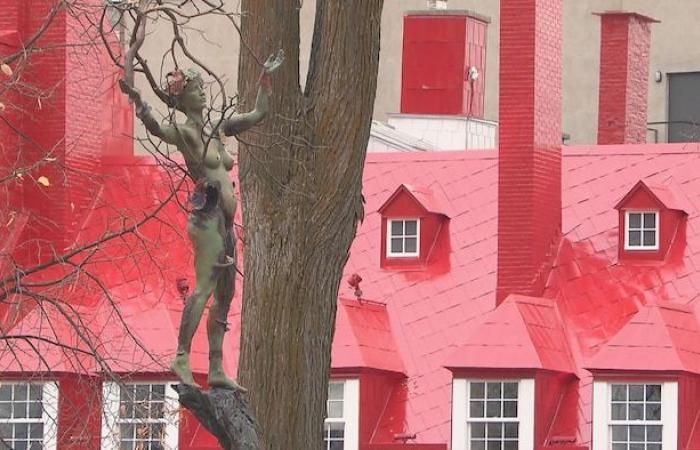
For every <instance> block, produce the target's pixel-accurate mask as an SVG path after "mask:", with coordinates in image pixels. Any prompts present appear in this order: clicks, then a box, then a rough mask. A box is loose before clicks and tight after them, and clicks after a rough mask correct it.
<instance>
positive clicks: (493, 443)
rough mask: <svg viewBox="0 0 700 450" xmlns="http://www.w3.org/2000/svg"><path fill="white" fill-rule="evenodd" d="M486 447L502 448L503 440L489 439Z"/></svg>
mask: <svg viewBox="0 0 700 450" xmlns="http://www.w3.org/2000/svg"><path fill="white" fill-rule="evenodd" d="M486 448H487V449H488V450H501V441H489V442H488V445H487V446H486Z"/></svg>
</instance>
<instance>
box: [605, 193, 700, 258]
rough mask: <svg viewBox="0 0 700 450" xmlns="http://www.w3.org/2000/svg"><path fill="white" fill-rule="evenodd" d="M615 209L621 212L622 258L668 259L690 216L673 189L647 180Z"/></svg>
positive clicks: (620, 238)
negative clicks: (686, 219)
mask: <svg viewBox="0 0 700 450" xmlns="http://www.w3.org/2000/svg"><path fill="white" fill-rule="evenodd" d="M615 209H617V210H618V211H619V213H620V226H619V230H620V231H619V255H620V258H621V259H622V258H625V259H642V260H660V259H664V258H665V257H666V255H667V254H668V252H669V250H670V249H671V247H672V246H673V244H674V242H676V240H677V237H678V236H679V235H680V233H679V232H680V231H682V226H684V225H685V218H686V217H687V215H688V214H687V212H686V210H687V208H686V207H685V206H684V205H683V204H682V203H681V201H680V197H679V196H678V195H677V194H675V193H674V190H673V189H672V188H671V187H669V186H665V185H656V184H650V183H647V182H645V181H639V182H638V183H637V184H635V185H634V187H633V188H632V189H631V190H630V191H629V192H628V193H627V195H625V196H624V197H623V199H622V200H620V202H619V203H618V204H617V205H615Z"/></svg>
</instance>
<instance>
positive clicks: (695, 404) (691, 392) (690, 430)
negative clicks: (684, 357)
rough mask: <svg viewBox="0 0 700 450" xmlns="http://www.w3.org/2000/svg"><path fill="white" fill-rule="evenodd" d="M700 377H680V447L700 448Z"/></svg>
mask: <svg viewBox="0 0 700 450" xmlns="http://www.w3.org/2000/svg"><path fill="white" fill-rule="evenodd" d="M699 420H700V377H698V376H693V375H683V376H681V377H679V379H678V448H679V449H697V448H700V424H699V423H698V421H699Z"/></svg>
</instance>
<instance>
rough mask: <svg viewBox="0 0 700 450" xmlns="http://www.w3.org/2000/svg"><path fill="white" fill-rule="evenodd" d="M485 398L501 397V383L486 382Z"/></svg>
mask: <svg viewBox="0 0 700 450" xmlns="http://www.w3.org/2000/svg"><path fill="white" fill-rule="evenodd" d="M486 397H487V398H499V399H500V398H501V383H486Z"/></svg>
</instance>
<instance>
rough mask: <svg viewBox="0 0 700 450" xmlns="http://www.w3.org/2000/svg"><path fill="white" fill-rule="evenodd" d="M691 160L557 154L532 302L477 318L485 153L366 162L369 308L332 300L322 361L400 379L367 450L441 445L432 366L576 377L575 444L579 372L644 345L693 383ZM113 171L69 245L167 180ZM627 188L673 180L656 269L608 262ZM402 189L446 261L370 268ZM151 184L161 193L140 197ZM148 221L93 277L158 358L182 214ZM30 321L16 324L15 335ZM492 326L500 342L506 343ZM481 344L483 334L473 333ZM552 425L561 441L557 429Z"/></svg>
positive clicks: (486, 247)
mask: <svg viewBox="0 0 700 450" xmlns="http://www.w3.org/2000/svg"><path fill="white" fill-rule="evenodd" d="M698 160H700V146H698V145H697V144H682V145H676V144H661V145H627V146H614V145H613V146H604V147H603V146H601V147H598V146H583V147H565V148H564V151H563V169H562V172H563V238H562V241H561V243H560V247H559V251H558V254H557V258H556V260H555V262H554V266H553V268H552V272H551V274H550V276H549V280H548V283H547V288H546V291H545V293H544V295H543V298H540V299H532V298H524V297H515V298H511V299H510V300H508V301H506V302H504V303H503V305H502V306H501V307H500V308H499V309H498V310H497V311H494V312H492V310H493V309H494V308H495V304H496V301H495V287H496V248H497V245H496V244H497V242H496V231H497V217H496V214H497V182H498V172H497V152H495V151H474V152H427V153H426V152H421V153H392V154H369V155H368V157H367V164H366V168H365V173H364V196H365V198H366V201H367V205H366V212H367V214H366V218H365V221H364V222H363V223H362V225H361V227H360V228H359V231H358V235H357V238H356V240H355V242H354V244H353V246H352V249H351V256H350V259H349V261H348V264H347V267H346V271H345V272H346V273H345V275H344V277H343V279H345V278H347V276H348V275H349V274H352V273H358V274H359V275H360V276H361V277H362V278H363V282H362V290H363V292H364V296H365V297H366V298H370V299H372V300H373V301H375V302H378V303H382V304H383V305H377V304H375V303H371V302H365V303H363V304H359V303H357V302H356V300H346V299H341V300H340V302H339V312H338V315H337V327H336V328H337V330H338V331H337V334H336V340H335V341H334V347H333V361H332V367H333V369H334V370H336V371H337V370H341V369H343V370H344V369H348V368H351V367H356V366H358V365H361V364H364V365H366V366H367V368H370V369H379V370H385V371H394V372H401V373H403V374H405V376H406V378H405V380H404V381H403V382H401V383H400V385H397V386H396V388H395V389H394V391H393V392H392V394H391V396H390V398H389V401H388V403H387V405H386V408H385V409H384V413H383V415H382V417H381V418H380V419H379V422H378V424H377V427H376V432H375V433H374V438H373V441H372V442H374V443H380V442H391V441H392V440H393V436H394V435H395V434H396V433H412V434H413V433H415V434H416V436H417V437H416V440H415V442H417V443H434V442H448V441H449V438H450V403H451V380H452V375H451V373H450V371H449V370H447V369H446V368H445V365H446V364H450V365H454V364H466V365H471V366H474V367H477V364H481V365H482V366H484V365H491V366H494V365H496V364H500V367H508V366H509V365H510V367H517V366H523V367H525V366H528V367H542V368H550V369H555V370H560V371H572V372H574V374H575V375H576V377H577V380H578V381H577V384H576V387H575V388H574V387H572V388H570V391H571V394H570V395H567V397H566V399H565V402H571V403H572V404H573V405H574V406H575V405H578V407H577V408H574V409H575V410H576V411H577V413H576V414H575V417H573V418H570V419H569V420H571V421H572V422H573V423H574V424H575V430H574V431H572V433H573V434H575V438H574V439H575V444H576V445H585V444H587V443H588V442H589V441H590V435H591V429H590V420H591V417H590V414H591V413H590V402H591V396H592V392H591V390H592V388H591V380H592V378H591V373H590V372H589V371H588V370H586V369H585V368H586V367H589V366H590V365H591V364H593V365H596V366H598V367H600V366H604V365H606V364H609V363H610V362H611V361H613V360H614V362H615V364H616V366H615V367H614V368H615V369H619V370H637V369H639V362H638V361H637V359H639V358H635V357H630V356H629V355H631V354H634V349H633V346H636V348H640V347H643V346H644V345H647V348H649V349H650V350H648V351H655V352H656V351H658V352H659V355H660V356H662V355H665V358H666V359H665V360H666V361H668V364H669V365H670V366H672V367H675V368H684V369H683V370H687V371H689V372H692V373H698V369H699V368H700V363H698V362H697V357H696V354H697V353H698V352H697V348H696V344H695V342H697V341H698V339H696V337H695V336H696V334H697V323H696V322H697V321H696V317H697V308H698V305H696V303H697V302H696V301H695V300H696V297H697V295H698V294H697V293H698V292H700V271H698V270H696V267H700V227H699V226H697V225H696V224H695V220H696V218H697V216H698V210H699V209H698V206H699V205H700V174H699V173H698V171H697V170H695V166H696V165H697V163H698ZM114 171H115V173H116V174H117V175H118V176H117V177H115V178H114V179H113V180H112V181H111V182H110V184H109V189H107V191H106V192H105V194H104V195H105V201H104V202H100V205H101V206H100V207H98V208H96V210H95V211H94V213H93V215H92V217H91V226H92V228H91V229H86V230H85V232H84V233H83V234H82V235H81V236H82V238H84V239H88V238H89V237H90V236H94V235H95V233H98V230H100V231H99V232H102V231H104V226H105V224H108V225H109V226H111V227H115V226H118V225H119V223H120V222H118V221H117V222H115V221H113V220H112V221H110V217H112V218H114V217H115V214H116V215H117V216H118V217H119V216H121V215H127V216H128V215H131V217H139V214H142V212H141V211H142V210H143V209H144V208H146V209H148V208H149V207H152V206H153V205H154V203H155V200H156V199H159V198H164V196H166V195H168V193H169V192H170V191H169V186H170V185H171V183H170V181H169V180H167V179H166V178H165V177H161V178H157V179H159V180H161V181H162V183H156V182H154V176H156V175H157V170H155V169H154V168H153V167H152V166H150V165H148V164H144V163H140V162H137V163H135V165H132V166H131V167H129V168H128V169H120V168H115V169H114ZM640 180H645V182H649V183H650V184H659V185H662V186H669V185H671V184H673V191H674V195H675V194H676V193H678V194H679V195H680V196H682V198H683V201H687V205H686V206H685V207H684V208H685V211H686V212H687V213H688V219H687V221H688V225H687V226H686V227H684V228H683V230H682V232H681V233H679V235H678V236H676V238H675V239H676V240H677V243H676V244H677V245H675V246H674V247H673V248H674V250H673V251H672V252H670V253H669V254H668V256H667V257H666V259H665V260H663V261H651V262H650V261H646V262H639V263H635V261H634V260H625V261H624V262H620V261H618V256H617V255H618V249H617V246H618V242H617V239H618V229H617V227H618V223H619V221H618V219H619V218H618V212H617V211H616V210H615V205H616V203H617V202H618V201H619V199H621V198H623V197H624V196H625V195H626V194H627V193H628V192H630V190H631V189H632V188H633V187H634V186H635V185H636V184H637V183H638V182H639V181H640ZM402 184H406V185H426V184H429V185H430V189H431V190H432V191H434V192H435V191H436V190H439V192H441V193H442V194H441V195H444V198H443V199H442V200H441V201H444V202H445V204H446V208H449V211H450V217H451V218H450V221H449V235H450V238H449V241H448V243H447V244H446V245H447V246H448V247H449V249H448V250H449V251H447V252H445V254H446V255H448V256H446V259H448V260H447V261H444V264H443V265H441V266H440V267H441V270H440V271H432V270H430V269H426V270H415V269H412V270H410V271H401V270H385V269H381V268H380V265H379V262H380V244H381V238H382V236H381V232H380V229H381V217H380V214H379V213H378V212H377V211H378V209H379V208H380V207H381V206H382V205H383V204H384V203H385V202H386V201H387V199H389V198H390V197H391V196H392V194H393V193H394V192H395V191H396V190H397V189H398V188H399V186H401V185H402ZM153 186H160V188H159V189H158V190H156V191H154V190H153ZM183 199H184V196H181V200H183ZM163 214H164V215H165V216H164V217H165V218H167V220H166V221H163V222H158V223H154V224H152V225H149V227H151V228H147V229H145V230H143V233H144V234H143V235H144V236H148V237H149V239H148V240H146V241H139V242H137V241H135V240H127V242H121V241H120V242H114V243H113V244H110V246H109V247H107V248H105V249H103V250H101V251H105V252H108V254H109V255H111V256H112V257H113V258H112V259H110V260H107V261H106V262H103V263H101V264H102V265H101V266H99V270H101V272H100V273H101V274H104V275H105V276H106V277H107V278H108V279H109V284H110V287H111V291H112V295H113V297H114V299H115V302H117V304H118V305H119V306H120V307H123V308H124V309H123V310H124V311H125V316H124V320H125V321H127V322H128V324H129V328H130V329H131V330H132V331H133V332H134V334H135V335H136V336H138V337H139V339H140V341H141V342H142V343H143V344H144V346H145V347H146V348H149V349H154V350H155V352H156V353H157V354H160V355H164V358H166V357H167V358H168V359H169V356H170V355H171V354H172V352H173V350H174V336H175V334H176V328H177V324H178V323H179V313H180V309H181V308H182V300H181V298H180V297H179V295H178V294H177V292H176V289H175V280H176V279H177V278H178V277H181V276H187V277H188V278H189V279H190V284H191V285H193V277H192V268H191V263H192V261H191V253H190V250H189V246H188V245H187V242H186V239H184V238H183V237H182V236H181V235H180V234H179V233H180V231H179V230H182V229H184V220H185V214H184V213H183V212H182V211H181V210H180V209H179V207H178V206H177V205H176V204H172V205H171V206H169V207H168V208H166V210H165V211H164V212H163ZM164 223H171V224H173V226H172V227H170V226H166V225H164ZM155 249H157V251H155ZM148 250H151V251H150V252H149V251H148ZM124 255H128V256H129V257H128V258H127V257H124ZM134 255H136V256H137V258H136V259H134ZM114 257H116V258H117V261H118V263H115V260H114ZM153 258H155V260H154V259H153ZM159 268H160V269H164V270H162V271H161V270H159ZM239 286H240V284H239ZM240 291H241V290H240V289H238V292H237V297H236V299H235V300H234V305H233V307H232V311H231V315H230V317H229V321H230V322H231V324H232V328H233V331H232V332H231V333H228V336H227V339H228V340H229V341H228V344H227V348H229V349H231V351H230V353H229V354H228V355H227V356H228V357H230V359H229V362H230V367H231V368H235V367H234V366H235V360H236V358H237V350H238V335H239V330H240V326H239V319H240V298H239V295H240ZM76 301H78V299H77V295H76ZM80 301H81V302H82V303H81V304H82V305H83V307H84V308H85V309H86V310H89V311H87V312H81V314H83V313H85V314H90V311H91V312H92V314H93V315H94V317H95V318H96V319H95V321H94V323H95V324H105V328H104V331H103V333H104V336H107V337H109V339H107V340H105V346H106V347H105V353H110V354H111V353H113V354H115V355H117V358H118V359H119V363H120V367H122V368H123V369H125V370H126V369H131V370H143V369H144V368H145V369H146V370H154V369H153V368H152V367H150V366H148V364H147V363H146V362H145V360H144V358H143V355H141V354H139V352H134V351H133V349H134V344H123V343H122V338H123V334H121V335H120V334H119V332H118V331H117V330H116V329H115V327H116V325H115V324H116V322H110V320H109V318H110V317H111V316H109V313H108V309H105V308H104V307H103V306H100V305H104V302H103V299H102V300H100V299H96V300H94V301H91V300H90V299H84V298H81V299H80ZM677 305H681V306H677ZM683 305H685V306H683ZM81 311H82V310H81ZM35 316H36V315H34V316H31V317H35ZM27 317H30V316H27ZM36 317H38V316H36ZM87 317H91V316H89V315H88V316H87ZM98 318H100V320H97V319H98ZM36 322H37V319H31V320H30V319H26V321H24V322H22V323H23V325H22V326H25V325H27V324H29V325H31V324H32V323H36ZM107 325H108V326H107ZM27 326H28V325H27ZM479 327H482V328H483V329H485V330H486V332H485V334H484V335H479V334H478V333H476V337H473V338H472V337H470V333H469V331H470V330H476V329H478V328H479ZM506 330H507V332H508V333H512V334H513V335H511V336H508V335H505V332H506ZM642 330H644V331H642ZM646 332H648V333H649V334H650V336H652V335H653V336H658V337H660V338H663V339H664V340H663V341H662V342H664V343H665V344H662V346H661V347H658V344H653V343H652V342H651V341H650V340H649V339H646V340H638V338H639V339H641V337H640V334H643V333H646ZM59 333H62V332H59ZM203 333H204V331H203V329H202V330H200V335H199V336H198V338H197V339H198V340H197V341H196V344H195V348H196V352H195V353H196V358H195V364H194V365H195V367H196V370H198V371H203V370H205V368H206V367H205V359H206V353H205V352H206V342H205V339H203ZM67 335H68V336H70V333H67ZM471 336H473V334H472V335H471ZM489 336H491V337H492V338H493V339H487V338H488V337H489ZM562 336H563V337H565V339H563V338H562ZM470 339H471V340H470ZM479 343H481V344H479ZM479 345H481V347H482V348H480V347H479ZM655 345H656V346H655ZM465 347H466V348H471V349H476V350H474V351H475V353H473V354H471V359H470V354H469V353H463V354H460V353H456V352H458V350H459V349H461V348H465ZM486 349H488V351H486ZM628 352H629V353H628ZM490 353H493V357H491V361H492V362H489V363H484V362H483V361H481V360H477V359H475V357H479V358H481V357H483V358H486V357H489V356H492V355H490ZM165 355H167V356H165ZM496 356H497V357H498V360H496ZM450 358H454V359H450ZM460 358H463V361H462V362H461V363H460V361H459V359H460ZM5 368H6V369H10V367H8V366H5ZM679 370H680V369H679ZM557 423H558V422H557ZM557 426H559V425H557ZM564 428H565V429H563V430H561V434H566V433H568V432H569V428H568V427H564Z"/></svg>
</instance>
